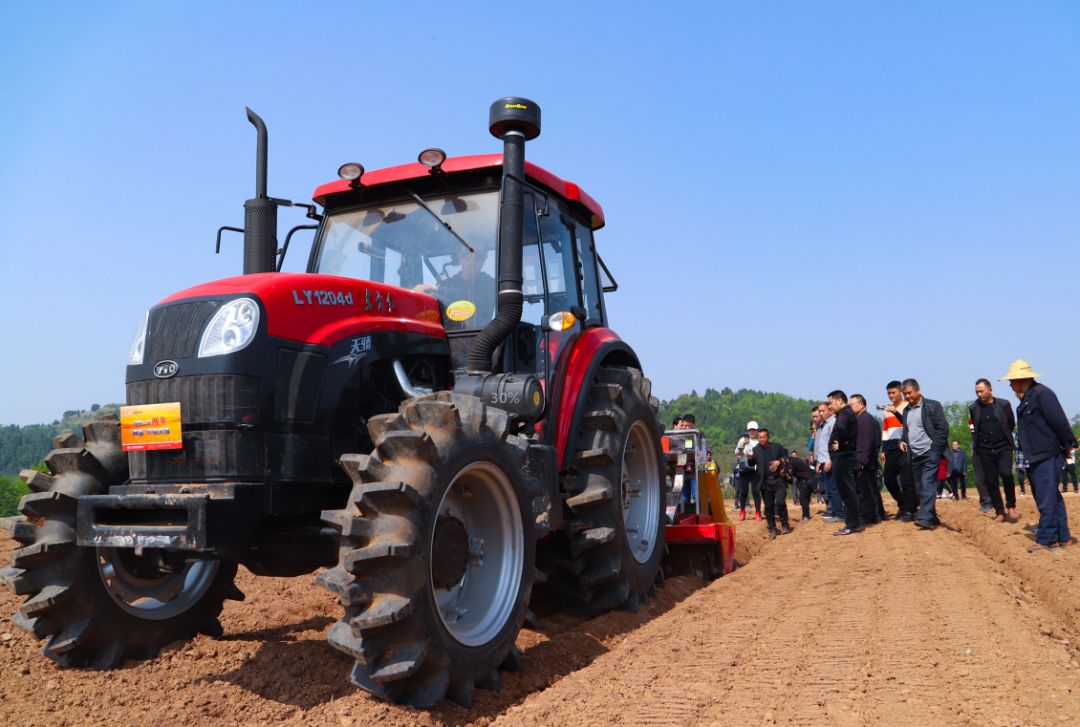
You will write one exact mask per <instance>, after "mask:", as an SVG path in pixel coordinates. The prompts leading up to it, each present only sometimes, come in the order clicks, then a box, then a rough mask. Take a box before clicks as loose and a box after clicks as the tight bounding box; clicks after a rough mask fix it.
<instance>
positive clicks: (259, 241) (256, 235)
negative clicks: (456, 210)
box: [244, 107, 521, 275]
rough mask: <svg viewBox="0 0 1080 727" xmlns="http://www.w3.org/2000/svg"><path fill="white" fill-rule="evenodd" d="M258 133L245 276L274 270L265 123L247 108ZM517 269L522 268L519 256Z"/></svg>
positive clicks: (274, 215)
mask: <svg viewBox="0 0 1080 727" xmlns="http://www.w3.org/2000/svg"><path fill="white" fill-rule="evenodd" d="M245 108H246V107H245ZM246 110H247V117H248V121H250V122H251V123H252V125H253V126H254V127H255V130H256V132H258V148H257V150H256V152H255V196H254V197H253V198H252V199H249V200H247V201H246V202H244V275H248V274H250V273H272V272H274V271H275V270H277V248H278V244H277V204H276V203H275V202H274V201H273V200H272V199H270V197H269V196H267V194H266V147H267V134H266V124H264V123H263V120H262V119H260V118H259V115H258V114H257V113H255V112H254V111H252V110H251V109H247V108H246ZM518 267H519V268H520V267H521V262H520V255H519V260H518Z"/></svg>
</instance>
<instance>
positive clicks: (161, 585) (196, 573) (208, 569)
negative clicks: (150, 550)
mask: <svg viewBox="0 0 1080 727" xmlns="http://www.w3.org/2000/svg"><path fill="white" fill-rule="evenodd" d="M122 555H123V554H122V553H121V549H119V548H98V558H97V560H98V574H99V575H100V576H101V581H102V583H104V584H105V590H106V591H107V592H108V594H109V596H110V597H112V599H113V602H114V603H116V605H118V606H119V607H120V608H122V609H123V610H124V611H127V612H128V613H130V614H132V615H133V616H138V617H139V618H141V619H146V620H149V621H164V620H165V619H170V618H174V617H176V616H179V615H180V614H182V613H184V612H185V611H187V610H188V609H190V608H192V607H193V606H194V605H195V604H197V603H198V602H199V601H200V600H201V599H202V597H203V596H205V595H206V592H207V591H208V590H210V586H211V584H213V582H214V577H215V576H216V575H217V572H218V566H219V562H218V561H216V560H196V561H192V562H191V563H188V564H187V565H186V566H185V567H184V569H183V570H181V571H179V572H178V573H161V574H160V575H158V576H156V577H146V576H145V575H139V574H136V573H134V572H132V571H131V570H130V569H129V568H128V567H127V566H125V565H124V563H123V560H122V557H121V556H122Z"/></svg>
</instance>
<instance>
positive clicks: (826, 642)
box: [0, 495, 1080, 727]
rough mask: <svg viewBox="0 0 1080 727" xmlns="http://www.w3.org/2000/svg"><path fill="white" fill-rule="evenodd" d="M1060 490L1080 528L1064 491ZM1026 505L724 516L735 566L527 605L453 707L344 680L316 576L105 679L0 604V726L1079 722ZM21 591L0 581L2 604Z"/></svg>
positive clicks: (1076, 621) (1069, 567) (1044, 562)
mask: <svg viewBox="0 0 1080 727" xmlns="http://www.w3.org/2000/svg"><path fill="white" fill-rule="evenodd" d="M1066 503H1067V505H1068V506H1069V508H1070V510H1071V513H1072V514H1073V520H1074V522H1075V523H1076V525H1077V526H1080V497H1077V496H1075V495H1068V496H1067V497H1066ZM818 509H820V508H817V507H815V510H818ZM1020 510H1021V513H1022V514H1023V519H1022V520H1021V522H1020V523H1017V524H999V523H994V522H992V521H991V520H990V519H989V518H987V517H986V516H985V515H982V514H980V513H979V512H978V510H977V507H976V506H975V505H974V503H973V502H970V501H969V502H966V503H964V502H961V503H952V502H947V503H939V514H940V516H941V519H942V520H943V521H944V522H945V523H946V525H947V527H943V528H939V529H937V530H935V531H933V532H922V531H919V530H917V529H916V528H914V527H913V526H911V525H909V524H905V523H900V522H895V521H889V522H886V523H883V524H881V525H878V526H875V527H873V528H870V529H869V530H867V531H866V532H865V533H864V534H862V535H859V536H855V537H849V538H839V539H838V538H833V537H831V532H832V531H833V530H834V529H835V527H836V526H830V525H828V524H826V523H823V522H821V521H820V520H818V519H816V518H815V519H813V520H811V521H810V522H808V523H798V522H795V523H793V524H794V527H795V532H794V533H792V534H790V535H786V536H782V537H781V538H779V539H777V540H775V541H770V540H768V539H767V538H766V537H765V528H764V526H763V524H762V523H757V522H753V521H749V522H745V523H740V524H739V526H738V535H737V541H738V551H739V552H738V553H737V560H738V561H739V563H740V564H741V567H740V568H738V569H737V570H736V571H735V573H733V574H732V575H729V576H726V577H724V578H721V579H720V580H717V581H715V582H713V583H712V584H709V585H703V584H702V583H701V582H700V581H698V580H696V579H694V578H693V577H689V576H685V577H680V578H675V579H671V580H669V581H668V582H667V583H665V585H664V587H663V589H662V590H661V593H660V595H659V597H658V598H656V599H654V600H653V601H651V602H650V603H649V604H648V605H646V606H643V607H642V608H641V609H639V611H638V612H637V613H636V614H629V613H613V614H607V615H605V616H601V617H599V618H594V619H591V620H582V619H581V618H579V617H575V616H571V615H565V614H559V615H556V616H552V617H548V618H542V619H540V622H539V623H538V624H537V629H536V630H525V631H523V632H522V633H521V636H520V637H519V639H518V646H519V647H520V648H521V650H522V652H523V655H524V669H523V671H521V672H518V673H505V672H504V673H503V677H502V689H501V691H499V692H498V693H491V692H484V691H478V692H477V698H476V703H475V705H474V706H473V708H472V709H469V710H465V709H462V708H460V707H457V706H455V705H452V704H445V705H443V706H440V707H439V708H437V709H434V710H427V711H421V710H415V709H411V708H407V707H399V706H396V705H392V704H387V703H384V702H381V701H379V700H377V699H374V698H372V697H369V696H368V695H366V694H365V693H363V692H360V691H358V690H356V689H354V688H352V687H351V686H349V685H348V683H347V681H346V675H347V673H348V670H349V667H350V661H349V660H348V659H347V658H346V657H345V656H344V655H342V654H340V653H339V652H337V651H335V650H334V649H332V648H330V647H329V646H328V645H327V643H326V641H325V638H324V632H325V631H326V629H327V628H328V627H329V626H330V624H331V623H333V621H334V619H335V618H336V615H337V614H338V612H339V608H340V607H339V606H338V605H337V604H336V602H335V601H334V600H333V598H332V597H331V596H330V595H329V594H328V593H326V592H325V591H323V590H321V589H319V588H316V587H314V585H313V582H312V577H311V576H307V577H301V578H294V579H269V578H255V577H253V576H251V575H250V574H247V573H246V572H243V571H242V572H241V575H240V576H239V578H238V581H237V583H238V585H239V586H240V588H241V589H242V590H243V591H244V592H245V593H246V594H247V600H246V601H245V602H243V603H236V602H227V603H226V606H225V611H224V612H223V614H222V618H221V622H222V624H223V626H224V628H225V632H226V635H225V637H224V638H222V639H218V640H215V639H212V638H210V637H206V636H200V637H198V638H196V639H195V640H193V641H191V642H189V643H178V644H174V645H172V646H170V647H169V648H167V649H166V650H165V652H164V653H163V654H162V656H161V657H159V658H158V659H156V660H154V661H150V662H128V663H127V664H125V665H124V667H123V668H121V669H118V670H115V671H112V672H107V673H101V672H90V671H83V670H67V669H59V668H56V667H55V666H54V665H53V664H52V662H50V661H48V660H47V659H45V658H44V657H43V656H41V645H40V644H39V643H38V642H36V641H35V640H34V639H33V638H32V637H30V636H29V635H27V634H25V633H23V632H22V631H20V630H19V629H17V628H14V627H13V626H12V625H11V624H10V621H6V620H5V621H3V622H0V724H4V725H97V724H102V725H104V724H109V725H129V724H130V725H145V724H160V725H173V724H204V725H211V724H280V723H285V724H305V725H307V724H319V725H324V724H329V725H336V724H341V725H351V724H356V725H367V724H379V725H389V726H393V725H443V724H445V725H465V724H491V723H496V724H506V725H517V724H528V725H532V724H542V725H548V724H555V725H560V726H561V727H572V726H576V725H593V724H595V725H606V724H620V725H648V724H695V725H701V724H706V725H707V724H721V723H723V724H794V725H815V724H836V725H868V724H881V725H913V724H915V725H920V726H922V725H937V724H961V725H1065V724H1080V648H1078V647H1080V608H1078V607H1080V546H1074V547H1071V548H1065V549H1063V550H1061V551H1055V552H1038V553H1034V554H1032V553H1028V552H1027V551H1026V547H1027V546H1028V545H1029V544H1031V542H1033V541H1032V539H1031V528H1032V527H1033V525H1034V522H1035V518H1036V513H1035V510H1034V507H1033V504H1032V503H1031V500H1030V499H1027V500H1021V501H1020ZM793 515H794V512H793ZM1078 530H1080V527H1078ZM10 549H11V546H10V544H9V541H4V544H3V545H2V546H0V563H3V564H6V561H7V553H8V552H9V551H10ZM19 600H21V599H17V598H15V597H14V596H12V595H11V594H10V593H8V592H7V591H6V590H5V591H2V592H0V613H2V614H5V615H6V614H10V613H11V612H13V611H14V610H15V609H16V607H17V605H18V602H19Z"/></svg>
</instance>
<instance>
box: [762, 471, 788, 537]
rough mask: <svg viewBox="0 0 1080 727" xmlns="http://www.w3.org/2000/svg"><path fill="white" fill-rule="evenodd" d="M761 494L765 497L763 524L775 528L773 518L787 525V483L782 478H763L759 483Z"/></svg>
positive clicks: (770, 528) (771, 528)
mask: <svg viewBox="0 0 1080 727" xmlns="http://www.w3.org/2000/svg"><path fill="white" fill-rule="evenodd" d="M761 494H762V495H763V496H764V498H765V524H766V525H768V526H769V530H776V522H775V518H777V517H779V518H780V524H781V525H782V526H784V527H785V528H786V527H788V518H787V483H786V482H784V481H783V480H765V481H764V482H763V483H762V485H761Z"/></svg>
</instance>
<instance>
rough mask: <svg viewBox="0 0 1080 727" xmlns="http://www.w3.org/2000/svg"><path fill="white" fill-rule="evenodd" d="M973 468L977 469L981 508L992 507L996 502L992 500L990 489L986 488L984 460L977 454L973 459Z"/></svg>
mask: <svg viewBox="0 0 1080 727" xmlns="http://www.w3.org/2000/svg"><path fill="white" fill-rule="evenodd" d="M971 463H972V467H973V468H974V469H975V489H976V490H978V491H979V507H992V506H993V504H994V501H993V500H991V499H990V488H989V487H987V486H986V477H985V476H984V475H983V465H982V458H981V457H979V455H978V454H975V455H974V456H973V457H972V458H971Z"/></svg>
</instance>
